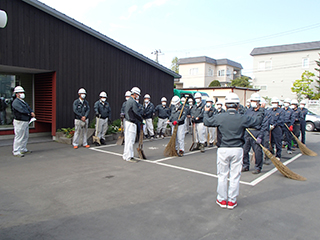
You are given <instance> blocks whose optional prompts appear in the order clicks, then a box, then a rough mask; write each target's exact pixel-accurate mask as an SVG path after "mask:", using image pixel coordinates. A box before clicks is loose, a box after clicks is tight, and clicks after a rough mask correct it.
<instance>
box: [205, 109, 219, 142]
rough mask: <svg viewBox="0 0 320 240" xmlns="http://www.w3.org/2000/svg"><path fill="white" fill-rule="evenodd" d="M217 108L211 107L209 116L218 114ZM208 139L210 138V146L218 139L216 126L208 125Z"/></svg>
mask: <svg viewBox="0 0 320 240" xmlns="http://www.w3.org/2000/svg"><path fill="white" fill-rule="evenodd" d="M216 112H217V110H216V109H215V107H214V106H211V107H210V110H209V111H208V115H209V117H212V116H213V115H214V114H216ZM206 133H207V134H206V135H207V137H206V139H208V140H209V141H208V144H209V146H210V145H212V144H213V142H214V141H215V140H216V128H215V127H208V126H206Z"/></svg>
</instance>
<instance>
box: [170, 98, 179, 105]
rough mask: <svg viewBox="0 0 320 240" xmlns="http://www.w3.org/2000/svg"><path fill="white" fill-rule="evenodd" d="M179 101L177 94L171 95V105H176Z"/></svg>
mask: <svg viewBox="0 0 320 240" xmlns="http://www.w3.org/2000/svg"><path fill="white" fill-rule="evenodd" d="M179 102H180V98H179V97H178V96H173V98H172V99H171V103H172V104H173V105H176V104H178V103H179Z"/></svg>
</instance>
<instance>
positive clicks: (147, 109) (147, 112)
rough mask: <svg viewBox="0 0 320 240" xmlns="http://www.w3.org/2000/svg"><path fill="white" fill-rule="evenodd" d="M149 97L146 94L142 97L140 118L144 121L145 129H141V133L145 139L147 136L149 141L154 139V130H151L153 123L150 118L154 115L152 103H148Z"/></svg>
mask: <svg viewBox="0 0 320 240" xmlns="http://www.w3.org/2000/svg"><path fill="white" fill-rule="evenodd" d="M150 99H151V97H150V95H149V94H146V95H144V103H143V115H142V117H143V118H144V120H145V121H146V125H145V128H144V129H143V133H144V135H145V137H146V138H147V137H148V134H149V135H150V138H151V139H154V129H153V121H152V117H153V114H154V105H153V103H152V102H150Z"/></svg>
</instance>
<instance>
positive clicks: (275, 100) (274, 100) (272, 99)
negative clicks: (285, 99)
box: [271, 97, 280, 103]
mask: <svg viewBox="0 0 320 240" xmlns="http://www.w3.org/2000/svg"><path fill="white" fill-rule="evenodd" d="M274 102H276V103H280V100H279V98H277V97H273V98H271V103H274Z"/></svg>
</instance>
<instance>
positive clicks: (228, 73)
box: [227, 68, 231, 76]
mask: <svg viewBox="0 0 320 240" xmlns="http://www.w3.org/2000/svg"><path fill="white" fill-rule="evenodd" d="M230 75H231V71H230V69H229V68H227V76H230Z"/></svg>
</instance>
